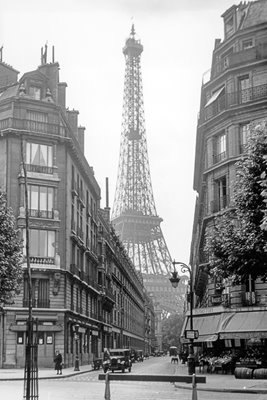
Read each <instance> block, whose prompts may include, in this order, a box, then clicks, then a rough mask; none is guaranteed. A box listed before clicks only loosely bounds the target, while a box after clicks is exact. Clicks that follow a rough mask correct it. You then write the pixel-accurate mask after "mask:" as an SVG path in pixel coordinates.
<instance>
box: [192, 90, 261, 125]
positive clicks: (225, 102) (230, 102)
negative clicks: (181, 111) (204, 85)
mask: <svg viewBox="0 0 267 400" xmlns="http://www.w3.org/2000/svg"><path fill="white" fill-rule="evenodd" d="M260 100H267V84H266V83H265V84H263V85H258V86H254V87H250V88H248V89H244V90H238V91H236V92H232V93H227V94H221V95H220V96H219V97H218V98H217V99H216V100H214V101H213V102H212V103H211V104H210V105H208V106H207V107H203V109H202V110H201V113H200V121H201V123H204V122H205V121H207V120H209V119H211V118H214V117H215V116H216V115H218V114H219V113H221V112H222V111H226V110H229V109H231V108H233V107H236V106H240V105H246V104H248V103H252V102H255V101H260Z"/></svg>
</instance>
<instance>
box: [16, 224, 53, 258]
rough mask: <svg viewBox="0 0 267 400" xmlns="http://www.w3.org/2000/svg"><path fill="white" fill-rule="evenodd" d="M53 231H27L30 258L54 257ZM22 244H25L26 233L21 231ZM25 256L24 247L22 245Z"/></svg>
mask: <svg viewBox="0 0 267 400" xmlns="http://www.w3.org/2000/svg"><path fill="white" fill-rule="evenodd" d="M55 236H56V235H55V231H47V230H44V229H43V230H41V229H30V230H29V242H30V243H29V245H30V257H54V256H55ZM23 238H24V243H26V231H25V230H23ZM24 254H25V245H24Z"/></svg>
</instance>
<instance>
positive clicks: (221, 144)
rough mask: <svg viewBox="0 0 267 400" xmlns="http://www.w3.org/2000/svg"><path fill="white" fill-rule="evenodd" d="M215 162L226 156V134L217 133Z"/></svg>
mask: <svg viewBox="0 0 267 400" xmlns="http://www.w3.org/2000/svg"><path fill="white" fill-rule="evenodd" d="M213 151H214V163H218V162H220V161H222V160H224V159H225V158H226V134H225V133H223V134H220V135H217V136H216V137H215V139H214V149H213Z"/></svg>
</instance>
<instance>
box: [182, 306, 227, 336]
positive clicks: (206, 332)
mask: <svg viewBox="0 0 267 400" xmlns="http://www.w3.org/2000/svg"><path fill="white" fill-rule="evenodd" d="M221 318H222V313H218V314H207V315H205V314H202V315H193V329H194V330H197V331H198V332H199V337H198V339H194V342H196V343H198V342H215V341H216V340H217V339H218V332H219V327H220V324H221ZM188 329H190V316H187V320H186V323H184V325H183V330H182V334H181V341H182V342H183V343H188V342H189V341H188V340H186V339H185V337H184V336H185V330H188Z"/></svg>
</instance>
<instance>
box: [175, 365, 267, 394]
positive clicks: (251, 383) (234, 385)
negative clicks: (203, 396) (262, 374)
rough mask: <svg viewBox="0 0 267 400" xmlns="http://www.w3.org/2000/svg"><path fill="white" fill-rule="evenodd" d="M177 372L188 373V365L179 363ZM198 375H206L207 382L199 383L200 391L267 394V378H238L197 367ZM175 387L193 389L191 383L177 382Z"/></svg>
mask: <svg viewBox="0 0 267 400" xmlns="http://www.w3.org/2000/svg"><path fill="white" fill-rule="evenodd" d="M175 373H176V374H177V375H186V374H187V365H185V364H179V366H176V371H175ZM196 375H197V376H206V383H199V384H198V385H197V390H198V391H208V392H226V393H254V394H255V393H259V394H267V379H236V378H235V376H234V375H230V374H227V375H224V374H221V373H218V374H210V373H208V374H207V373H199V371H198V368H196ZM175 387H177V388H181V389H190V390H191V389H192V385H191V384H178V383H176V384H175Z"/></svg>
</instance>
